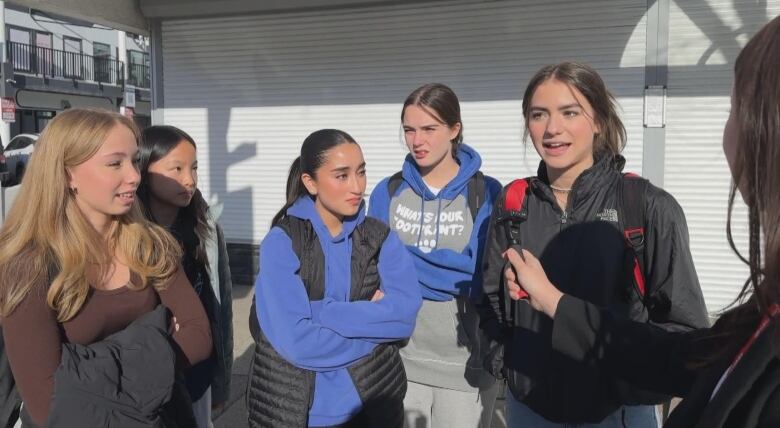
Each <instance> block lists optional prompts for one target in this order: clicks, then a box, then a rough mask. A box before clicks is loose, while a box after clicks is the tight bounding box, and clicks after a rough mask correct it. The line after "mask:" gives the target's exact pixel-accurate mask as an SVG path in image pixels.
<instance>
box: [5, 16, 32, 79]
mask: <svg viewBox="0 0 780 428" xmlns="http://www.w3.org/2000/svg"><path fill="white" fill-rule="evenodd" d="M8 41H9V43H8V44H9V48H10V54H11V62H13V64H14V70H20V71H31V70H32V67H31V65H32V62H31V58H30V56H31V54H32V52H30V48H31V46H30V31H29V30H25V29H23V28H17V27H10V26H9V27H8Z"/></svg>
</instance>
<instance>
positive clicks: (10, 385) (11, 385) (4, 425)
mask: <svg viewBox="0 0 780 428" xmlns="http://www.w3.org/2000/svg"><path fill="white" fill-rule="evenodd" d="M21 404H22V399H21V398H20V397H19V393H18V392H17V391H16V382H14V376H13V374H12V373H11V366H10V365H9V364H8V357H6V355H5V341H4V340H3V335H2V334H0V428H10V427H13V426H14V423H15V422H16V421H17V419H19V406H20V405H21Z"/></svg>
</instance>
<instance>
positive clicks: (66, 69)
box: [7, 42, 124, 85]
mask: <svg viewBox="0 0 780 428" xmlns="http://www.w3.org/2000/svg"><path fill="white" fill-rule="evenodd" d="M7 46H8V52H7V53H8V58H9V59H10V61H11V62H12V63H13V66H14V71H18V72H20V73H29V74H34V75H36V76H42V77H49V78H64V79H75V80H86V81H92V82H101V83H109V84H112V85H122V84H123V83H124V78H123V76H124V69H123V67H124V63H122V61H119V60H118V59H115V58H110V57H99V56H92V55H85V54H83V53H79V52H66V51H62V50H59V49H50V48H43V47H39V46H33V45H28V44H26V43H16V42H8V43H7Z"/></svg>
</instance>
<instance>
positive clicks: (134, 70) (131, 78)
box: [127, 63, 149, 89]
mask: <svg viewBox="0 0 780 428" xmlns="http://www.w3.org/2000/svg"><path fill="white" fill-rule="evenodd" d="M127 84H128V85H133V86H136V87H139V88H146V89H149V66H148V65H144V64H133V63H130V65H129V66H128V67H127Z"/></svg>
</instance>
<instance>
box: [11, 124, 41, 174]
mask: <svg viewBox="0 0 780 428" xmlns="http://www.w3.org/2000/svg"><path fill="white" fill-rule="evenodd" d="M36 141H38V135H37V134H19V135H17V136H16V137H14V138H11V142H9V143H8V145H7V146H6V147H5V153H4V154H5V165H6V168H7V169H8V178H7V179H6V182H7V183H9V184H18V183H21V182H22V177H24V171H25V169H27V162H29V161H30V155H31V154H32V152H33V149H34V148H35V142H36Z"/></svg>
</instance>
